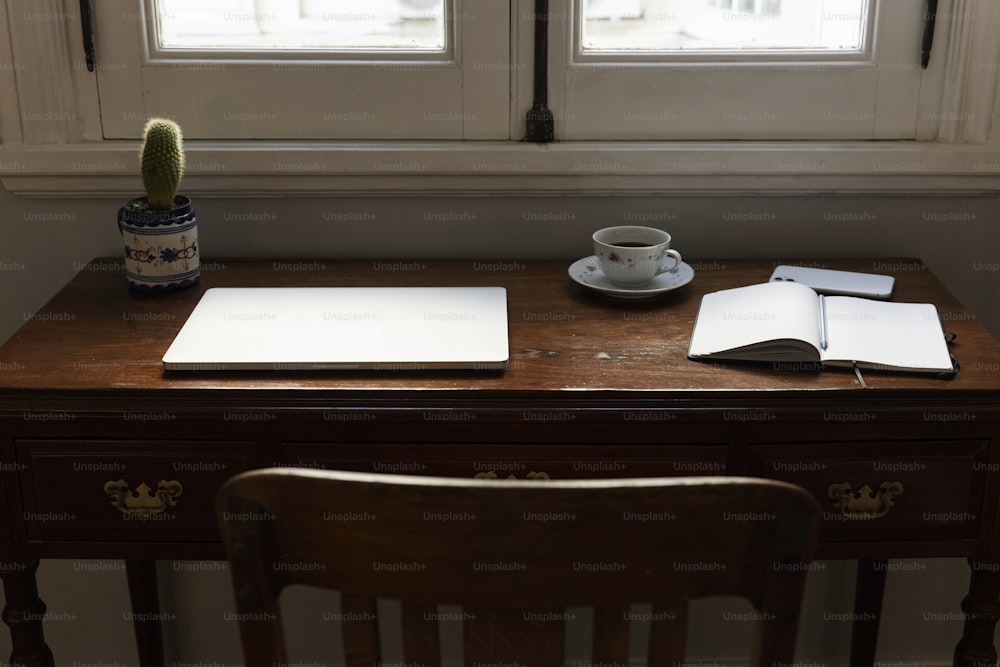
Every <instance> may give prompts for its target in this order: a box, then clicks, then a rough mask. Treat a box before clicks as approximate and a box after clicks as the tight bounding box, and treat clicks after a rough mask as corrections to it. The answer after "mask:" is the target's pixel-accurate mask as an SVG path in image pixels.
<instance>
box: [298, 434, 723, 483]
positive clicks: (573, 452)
mask: <svg viewBox="0 0 1000 667" xmlns="http://www.w3.org/2000/svg"><path fill="white" fill-rule="evenodd" d="M726 452H727V447H726V446H725V445H722V444H719V445H669V446H665V445H606V446H605V445H600V446H598V445H566V444H559V445H551V444H525V445H495V444H489V445H484V444H475V445H471V444H469V445H467V444H447V445H442V444H435V445H420V446H414V445H398V444H381V443H365V444H363V445H356V444H343V443H336V444H332V443H330V444H324V443H287V444H286V445H285V460H286V461H287V462H289V463H292V464H294V465H302V466H307V467H316V468H327V469H339V470H357V471H363V472H382V473H400V474H411V475H442V476H446V477H487V478H494V477H495V478H500V479H505V478H515V479H532V478H536V479H537V478H540V479H585V478H588V477H591V478H601V477H604V478H607V477H654V476H681V475H687V476H690V475H724V474H726Z"/></svg>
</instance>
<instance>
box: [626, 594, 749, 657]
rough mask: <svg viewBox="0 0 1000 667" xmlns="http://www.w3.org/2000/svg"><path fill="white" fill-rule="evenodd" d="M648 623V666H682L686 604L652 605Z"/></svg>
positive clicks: (684, 645)
mask: <svg viewBox="0 0 1000 667" xmlns="http://www.w3.org/2000/svg"><path fill="white" fill-rule="evenodd" d="M643 620H645V619H643ZM649 623H650V629H649V664H650V665H675V666H676V665H683V664H684V658H685V653H684V649H685V648H686V647H687V628H688V605H687V602H680V603H674V604H669V605H663V604H658V605H653V608H652V610H651V611H650V614H649ZM751 664H752V663H751Z"/></svg>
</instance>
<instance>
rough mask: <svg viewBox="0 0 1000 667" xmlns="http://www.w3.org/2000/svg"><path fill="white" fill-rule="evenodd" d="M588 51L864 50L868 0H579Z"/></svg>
mask: <svg viewBox="0 0 1000 667" xmlns="http://www.w3.org/2000/svg"><path fill="white" fill-rule="evenodd" d="M580 2H581V5H582V11H581V26H580V35H581V39H580V46H581V48H582V50H583V51H585V52H601V51H619V52H620V51H625V52H640V51H648V52H670V51H685V52H689V51H694V52H698V51H729V50H754V51H758V52H761V51H787V50H796V51H800V50H806V51H819V52H836V51H859V50H861V49H862V47H863V45H864V35H865V26H866V24H867V18H868V12H869V2H868V0H784V1H782V0H736V1H735V2H733V0H634V2H629V3H620V4H622V5H633V4H634V5H637V7H635V8H634V9H633V10H632V11H629V12H621V13H620V15H618V16H610V15H609V14H608V12H607V10H606V8H605V6H606V5H607V4H608V2H609V0H580Z"/></svg>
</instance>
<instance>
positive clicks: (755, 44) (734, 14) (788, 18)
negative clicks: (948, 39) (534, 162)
mask: <svg viewBox="0 0 1000 667" xmlns="http://www.w3.org/2000/svg"><path fill="white" fill-rule="evenodd" d="M572 8H573V10H575V12H577V14H576V15H577V16H580V18H579V19H578V20H571V21H568V22H564V25H565V29H563V30H562V31H558V30H557V31H556V33H555V34H556V35H557V37H556V38H555V41H556V46H555V48H554V52H551V53H550V62H551V64H552V66H553V67H554V68H559V70H561V71H562V73H563V74H562V77H561V78H560V79H559V80H558V83H559V85H558V87H557V88H556V89H555V90H554V91H553V104H554V106H553V111H554V112H556V115H557V117H559V116H562V117H564V118H565V119H566V122H565V123H563V124H562V129H561V131H560V130H559V128H558V127H557V136H559V137H560V138H562V139H622V138H626V139H628V138H633V139H912V138H914V137H915V136H916V125H917V108H918V103H919V95H920V89H921V82H922V80H923V76H924V72H923V70H922V69H921V68H920V61H919V58H920V46H921V44H920V40H921V37H922V29H923V25H924V24H923V18H924V17H923V4H922V3H919V2H900V1H899V0H881V1H880V0H796V1H795V2H784V3H782V2H780V0H735V2H731V1H726V0H676V1H674V0H647V2H645V3H644V11H643V13H642V14H641V15H640V16H639V17H637V18H635V19H632V20H622V21H619V22H608V21H600V20H595V18H596V17H591V15H590V13H589V12H590V7H589V4H588V3H586V2H583V0H573V2H572Z"/></svg>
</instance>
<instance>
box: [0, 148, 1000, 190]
mask: <svg viewBox="0 0 1000 667" xmlns="http://www.w3.org/2000/svg"><path fill="white" fill-rule="evenodd" d="M138 148H139V144H138V142H136V141H107V142H95V143H82V144H45V145H33V146H29V145H24V146H4V147H0V178H2V180H3V184H4V186H5V187H6V188H7V189H8V190H9V191H11V192H13V193H15V194H18V195H22V196H26V197H117V198H127V197H133V196H137V195H138V193H139V192H140V191H141V183H140V180H139V176H138V171H139V170H138V159H137V153H138ZM186 148H187V162H188V169H187V176H186V177H185V180H184V184H183V190H184V192H185V193H186V194H189V195H198V196H218V197H269V196H348V195H358V196H364V195H379V196H388V195H398V196H426V195H450V196H480V195H523V196H532V195H534V196H537V195H611V196H614V195H660V194H663V195H674V194H688V195H691V194H694V195H732V194H744V195H758V194H759V195H790V194H791V195H799V194H838V193H858V194H889V195H905V196H912V195H961V196H973V195H994V194H996V193H997V191H998V190H1000V146H982V145H958V144H935V143H921V142H911V141H895V142H893V141H889V142H750V141H743V142H720V141H711V142H564V143H558V142H557V143H553V144H547V145H536V144H526V143H517V142H473V141H468V142H460V141H453V142H399V141H372V142H300V141H255V142H242V141H232V142H227V141H189V142H188V143H187V145H186Z"/></svg>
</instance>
